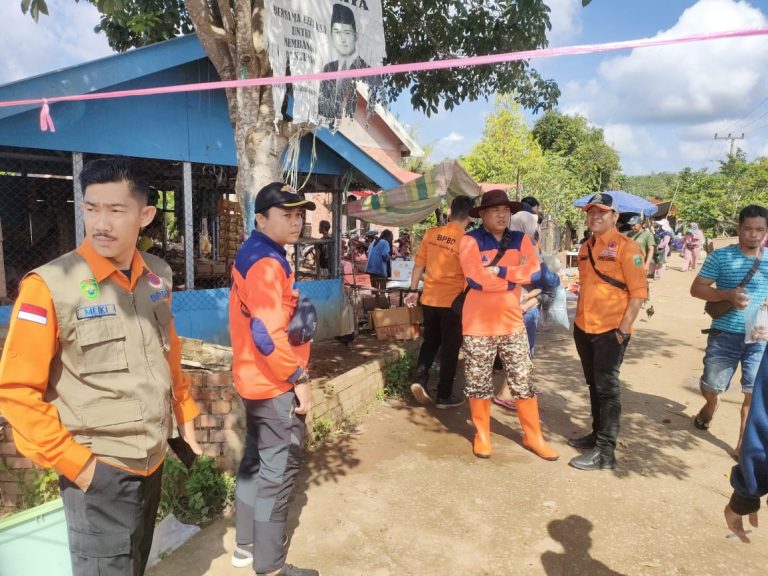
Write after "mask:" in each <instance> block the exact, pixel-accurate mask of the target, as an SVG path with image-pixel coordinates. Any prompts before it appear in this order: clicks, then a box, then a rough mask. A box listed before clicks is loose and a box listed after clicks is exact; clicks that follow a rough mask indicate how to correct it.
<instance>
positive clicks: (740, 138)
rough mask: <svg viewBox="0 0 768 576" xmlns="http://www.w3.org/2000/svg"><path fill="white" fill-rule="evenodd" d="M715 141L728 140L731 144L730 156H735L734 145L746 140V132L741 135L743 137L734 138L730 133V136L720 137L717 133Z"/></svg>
mask: <svg viewBox="0 0 768 576" xmlns="http://www.w3.org/2000/svg"><path fill="white" fill-rule="evenodd" d="M715 140H728V141H729V142H730V152H728V155H729V156H733V145H734V144H735V142H736V140H744V132H742V133H741V136H732V135H731V133H730V132H728V136H718V135H717V132H715Z"/></svg>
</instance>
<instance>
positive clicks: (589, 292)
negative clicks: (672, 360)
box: [575, 229, 648, 334]
mask: <svg viewBox="0 0 768 576" xmlns="http://www.w3.org/2000/svg"><path fill="white" fill-rule="evenodd" d="M593 238H594V240H589V241H587V242H585V243H584V244H582V246H581V249H580V250H579V284H580V288H579V301H578V304H577V305H576V319H575V323H576V325H577V326H578V327H579V328H580V329H581V330H583V331H584V332H587V333H588V334H603V333H605V332H610V331H611V330H615V329H616V328H618V327H619V324H620V323H621V320H622V318H624V313H625V312H626V310H627V306H628V305H629V300H630V299H631V298H641V299H645V298H647V297H648V280H647V279H646V277H645V276H646V272H645V269H644V268H643V264H644V262H643V256H642V254H641V252H640V247H639V246H638V245H637V244H636V243H635V242H634V241H633V240H630V239H629V238H627V237H626V236H624V235H622V234H621V233H619V231H618V230H616V229H613V230H609V231H608V232H606V233H605V234H602V235H600V236H593ZM593 242H594V245H593V246H592V244H593ZM588 245H590V246H592V257H593V259H594V260H595V266H597V269H598V270H600V272H602V273H603V274H605V275H606V276H609V277H611V278H613V279H615V280H618V281H619V282H623V283H624V284H626V285H627V290H622V289H621V288H617V287H616V286H612V285H611V284H609V283H608V282H605V281H604V280H602V279H601V278H600V277H599V276H598V275H597V273H596V272H595V270H594V268H593V267H592V264H591V263H590V261H589V255H588V252H587V247H588Z"/></svg>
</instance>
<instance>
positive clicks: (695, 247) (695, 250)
mask: <svg viewBox="0 0 768 576" xmlns="http://www.w3.org/2000/svg"><path fill="white" fill-rule="evenodd" d="M703 246H704V233H703V232H702V231H701V229H700V228H699V225H698V224H696V222H691V223H690V225H689V226H688V231H687V232H686V233H685V237H684V238H683V265H682V266H681V267H680V270H681V271H682V272H687V271H688V270H693V271H694V272H695V271H696V265H697V264H698V261H699V254H700V253H701V248H702V247H703Z"/></svg>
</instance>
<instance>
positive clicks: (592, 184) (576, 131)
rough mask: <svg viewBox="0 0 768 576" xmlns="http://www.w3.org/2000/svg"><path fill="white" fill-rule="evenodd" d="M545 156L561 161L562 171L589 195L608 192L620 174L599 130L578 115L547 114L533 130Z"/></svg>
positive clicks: (614, 156)
mask: <svg viewBox="0 0 768 576" xmlns="http://www.w3.org/2000/svg"><path fill="white" fill-rule="evenodd" d="M533 136H534V138H535V139H536V141H537V142H538V143H539V145H540V146H541V148H542V150H544V151H545V152H552V153H555V154H558V155H560V156H562V157H563V158H565V161H566V168H567V169H568V171H569V172H571V173H572V174H573V175H574V176H575V177H576V178H577V179H578V180H579V181H580V182H581V183H582V184H583V185H584V186H586V187H587V188H588V189H589V192H598V191H600V190H609V189H611V188H612V184H613V181H614V179H615V178H616V177H617V176H618V175H619V173H620V171H621V165H620V163H619V155H618V154H617V153H616V151H615V150H614V149H613V148H611V147H610V146H609V145H608V144H606V142H605V136H604V134H603V130H602V129H600V128H596V127H594V126H592V125H590V124H589V120H587V118H585V117H584V116H580V115H568V114H563V113H562V112H558V111H551V112H547V113H546V114H544V116H542V118H541V119H540V120H538V121H537V122H536V124H535V125H534V127H533Z"/></svg>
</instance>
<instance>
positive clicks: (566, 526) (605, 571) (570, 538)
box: [541, 514, 623, 576]
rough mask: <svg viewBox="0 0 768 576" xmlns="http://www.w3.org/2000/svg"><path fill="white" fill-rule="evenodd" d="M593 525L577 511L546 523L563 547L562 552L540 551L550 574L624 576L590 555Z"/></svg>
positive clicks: (550, 532)
mask: <svg viewBox="0 0 768 576" xmlns="http://www.w3.org/2000/svg"><path fill="white" fill-rule="evenodd" d="M592 528H593V526H592V522H590V521H589V520H587V519H586V518H583V517H581V516H577V515H575V514H573V515H571V516H568V517H567V518H563V519H562V520H552V521H551V522H550V523H549V524H548V525H547V532H549V535H550V537H551V538H552V539H553V540H555V541H557V542H559V543H560V545H561V546H562V547H563V552H562V553H558V552H551V551H549V552H544V553H543V554H542V555H541V565H542V567H543V568H544V572H545V573H546V574H547V576H566V575H568V576H623V574H622V573H621V572H616V571H615V570H611V569H610V568H609V567H608V566H606V565H605V564H603V563H602V562H600V561H599V560H595V559H594V558H592V557H591V556H590V554H589V549H590V548H592V537H591V536H590V532H592Z"/></svg>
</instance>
